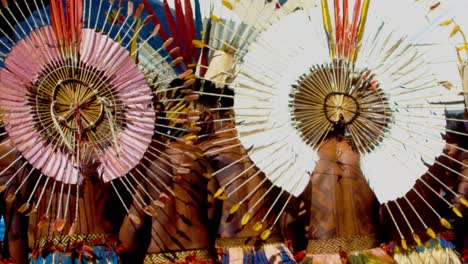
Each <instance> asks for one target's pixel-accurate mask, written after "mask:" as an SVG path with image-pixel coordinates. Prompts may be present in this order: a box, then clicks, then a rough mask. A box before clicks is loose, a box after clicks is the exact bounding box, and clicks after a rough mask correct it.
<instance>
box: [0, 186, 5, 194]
mask: <svg viewBox="0 0 468 264" xmlns="http://www.w3.org/2000/svg"><path fill="white" fill-rule="evenodd" d="M5 190H6V185H0V193H2V192H3V191H5Z"/></svg>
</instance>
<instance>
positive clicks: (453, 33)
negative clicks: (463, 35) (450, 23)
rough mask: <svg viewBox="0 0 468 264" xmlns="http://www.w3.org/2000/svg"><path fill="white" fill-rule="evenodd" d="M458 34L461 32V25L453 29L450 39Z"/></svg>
mask: <svg viewBox="0 0 468 264" xmlns="http://www.w3.org/2000/svg"><path fill="white" fill-rule="evenodd" d="M458 32H460V26H459V25H455V26H454V27H453V28H452V31H450V36H449V37H453V36H454V35H455V34H457V33H458Z"/></svg>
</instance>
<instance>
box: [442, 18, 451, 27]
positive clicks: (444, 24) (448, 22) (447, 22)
mask: <svg viewBox="0 0 468 264" xmlns="http://www.w3.org/2000/svg"><path fill="white" fill-rule="evenodd" d="M452 23H453V19H449V20H445V21H442V22H440V23H439V26H448V25H450V24H452Z"/></svg>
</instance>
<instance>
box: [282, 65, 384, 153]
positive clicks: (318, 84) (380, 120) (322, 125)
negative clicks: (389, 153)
mask: <svg viewBox="0 0 468 264" xmlns="http://www.w3.org/2000/svg"><path fill="white" fill-rule="evenodd" d="M290 97H291V98H292V99H291V102H290V107H291V110H290V111H291V112H292V113H291V117H292V122H293V126H294V127H296V129H297V130H298V131H299V133H300V134H301V136H302V137H303V139H304V142H306V143H307V144H309V145H310V146H311V147H313V148H318V145H319V144H320V142H322V141H323V140H324V139H325V138H326V136H327V135H328V133H329V132H331V131H336V130H338V129H340V127H341V128H344V129H346V130H347V132H349V133H350V134H351V136H352V137H353V139H354V141H355V142H356V146H357V147H358V149H359V151H361V152H370V151H371V149H373V148H374V147H375V146H377V145H378V143H379V141H380V140H381V139H382V137H383V135H384V132H385V128H386V127H387V126H388V125H389V121H390V120H391V111H389V105H388V103H387V99H386V97H385V94H384V92H383V91H382V90H381V89H380V88H379V83H378V81H377V80H374V79H373V76H372V74H371V73H370V71H365V70H364V71H356V70H355V68H354V66H353V65H352V64H350V63H346V62H338V61H336V62H333V63H331V64H325V65H320V66H315V67H313V68H312V69H311V70H310V72H309V73H306V74H303V75H302V76H301V77H300V78H299V81H298V83H297V85H293V89H292V91H291V95H290Z"/></svg>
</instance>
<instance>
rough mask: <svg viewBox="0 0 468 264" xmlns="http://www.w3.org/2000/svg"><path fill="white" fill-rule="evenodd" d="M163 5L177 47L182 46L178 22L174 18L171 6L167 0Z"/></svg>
mask: <svg viewBox="0 0 468 264" xmlns="http://www.w3.org/2000/svg"><path fill="white" fill-rule="evenodd" d="M163 7H164V14H165V15H166V20H167V24H168V25H169V31H170V32H171V36H172V37H173V38H174V43H175V45H176V46H177V47H180V39H179V35H178V34H177V28H176V24H175V21H174V18H173V17H172V14H171V8H170V7H169V4H168V3H167V0H164V1H163Z"/></svg>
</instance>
